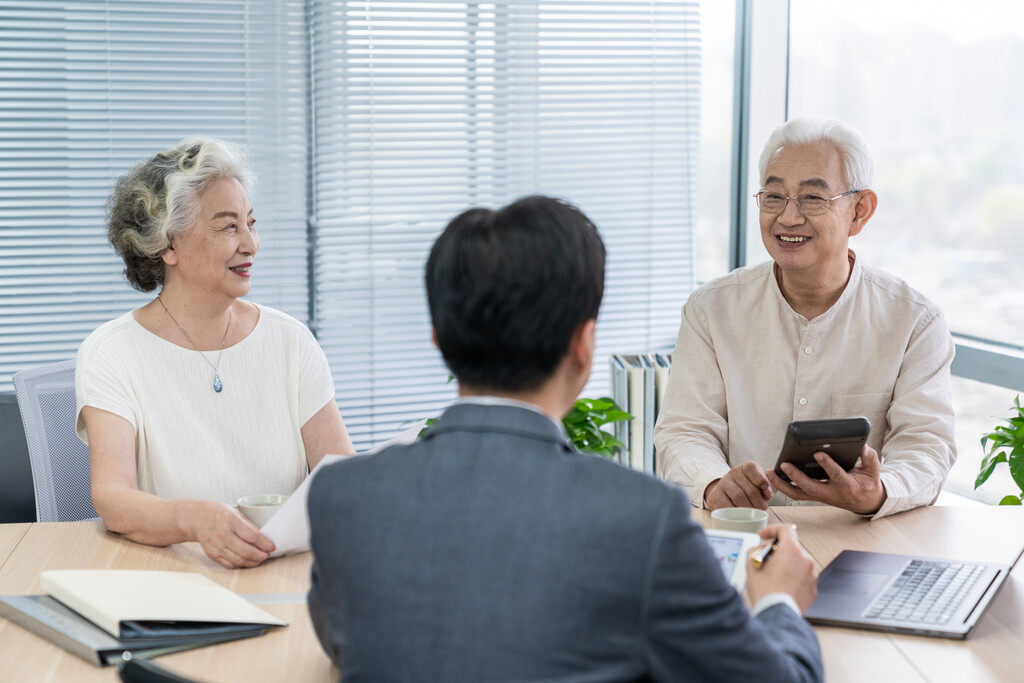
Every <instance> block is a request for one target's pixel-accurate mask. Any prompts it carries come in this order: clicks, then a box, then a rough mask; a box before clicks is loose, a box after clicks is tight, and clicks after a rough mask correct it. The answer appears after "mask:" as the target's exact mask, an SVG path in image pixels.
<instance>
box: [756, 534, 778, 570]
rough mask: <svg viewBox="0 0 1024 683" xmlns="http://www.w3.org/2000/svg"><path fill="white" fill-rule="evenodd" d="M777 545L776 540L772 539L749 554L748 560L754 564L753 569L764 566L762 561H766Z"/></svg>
mask: <svg viewBox="0 0 1024 683" xmlns="http://www.w3.org/2000/svg"><path fill="white" fill-rule="evenodd" d="M778 547H779V542H778V541H772V542H771V543H768V544H767V545H763V546H761V547H760V548H758V549H757V550H755V551H754V554H753V555H751V556H750V562H751V564H753V565H754V568H755V569H760V568H761V567H763V566H764V563H765V562H767V561H768V558H769V557H771V556H772V553H774V552H775V550H776V548H778Z"/></svg>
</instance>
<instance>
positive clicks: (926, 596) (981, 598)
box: [804, 550, 1020, 639]
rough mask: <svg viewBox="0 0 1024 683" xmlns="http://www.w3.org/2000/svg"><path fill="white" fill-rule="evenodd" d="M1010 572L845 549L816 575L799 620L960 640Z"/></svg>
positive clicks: (1003, 566)
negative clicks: (811, 594) (815, 589)
mask: <svg viewBox="0 0 1024 683" xmlns="http://www.w3.org/2000/svg"><path fill="white" fill-rule="evenodd" d="M1017 557H1018V558H1019V557H1020V551H1018V553H1017ZM1014 562H1016V560H1015V561H1014ZM1012 568H1013V565H1012V564H998V563H991V562H972V561H958V560H942V559H936V558H929V557H916V556H912V555H891V554H888V553H874V552H860V551H857V550H844V551H843V552H842V553H840V554H839V556H838V557H836V559H834V560H833V561H832V562H831V564H829V565H828V566H827V567H826V568H825V570H824V571H823V572H822V573H821V575H820V576H819V577H818V597H817V599H816V600H815V601H814V602H813V603H812V604H811V606H810V608H809V609H808V610H807V613H806V614H805V615H804V616H805V617H806V618H807V620H808V621H810V622H811V623H812V624H822V625H826V626H845V627H848V628H863V629H871V630H875V631H888V632H892V633H910V634H914V635H923V636H937V637H940V638H961V639H962V638H966V637H967V634H968V633H970V632H971V629H973V628H974V625H975V624H977V623H978V619H980V618H981V614H982V612H984V611H985V608H986V607H988V604H989V603H990V602H991V601H992V598H993V597H995V594H996V592H997V591H998V590H999V588H1000V587H1001V586H1002V585H1003V583H1004V582H1005V581H1006V577H1007V576H1009V574H1010V570H1011V569H1012Z"/></svg>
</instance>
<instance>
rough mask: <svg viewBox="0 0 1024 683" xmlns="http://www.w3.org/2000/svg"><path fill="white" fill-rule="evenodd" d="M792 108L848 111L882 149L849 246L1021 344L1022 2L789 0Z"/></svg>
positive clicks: (982, 329)
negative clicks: (873, 194) (864, 213)
mask: <svg viewBox="0 0 1024 683" xmlns="http://www.w3.org/2000/svg"><path fill="white" fill-rule="evenodd" d="M791 7H792V13H791V43H790V49H791V67H790V81H789V93H790V96H789V115H790V116H791V117H792V116H808V115H813V116H839V117H840V118H843V119H845V120H847V121H849V122H850V123H852V124H853V125H855V126H856V127H857V128H859V129H860V131H861V132H862V133H863V134H864V136H865V137H866V138H867V140H868V143H869V145H870V147H871V150H872V152H873V153H874V160H875V183H874V184H875V187H874V189H875V190H876V191H877V192H878V196H879V205H878V210H877V212H876V213H875V216H874V217H873V218H872V220H871V222H870V223H869V224H868V226H867V228H866V229H865V230H864V232H863V233H862V234H861V235H860V236H858V237H855V238H853V239H852V240H851V246H852V247H853V248H854V249H855V250H856V251H857V253H858V254H859V255H860V256H861V257H862V258H864V260H865V262H866V263H871V264H872V265H875V266H878V267H880V268H883V269H885V270H887V271H889V272H892V273H895V274H897V275H899V276H901V277H903V278H904V279H906V280H907V281H908V282H909V283H910V284H911V286H913V287H915V288H916V289H918V290H920V291H921V292H923V293H924V294H926V295H927V296H929V297H930V298H931V299H932V300H933V301H935V302H936V303H937V304H938V305H939V306H940V307H942V309H943V310H944V311H945V314H946V316H947V318H948V320H949V325H950V328H951V329H952V330H953V332H954V333H960V334H965V335H968V336H973V337H979V338H985V339H991V340H994V341H999V342H1005V343H1009V344H1016V345H1020V344H1021V343H1022V342H1024V297H1021V296H1020V293H1019V289H1020V287H1019V286H1018V279H1019V276H1020V264H1021V262H1022V261H1024V240H1022V239H1021V234H1022V230H1024V93H1022V91H1021V88H1020V73H1021V71H1022V70H1024V5H1021V4H1020V3H1009V2H1005V1H1004V0H978V1H976V2H970V3H964V2H960V1H959V0H956V1H954V0H934V1H928V2H892V1H891V0H860V1H858V2H857V3H856V4H853V3H845V2H834V3H821V2H814V1H813V0H793V2H792V5H791Z"/></svg>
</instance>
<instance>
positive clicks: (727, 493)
mask: <svg viewBox="0 0 1024 683" xmlns="http://www.w3.org/2000/svg"><path fill="white" fill-rule="evenodd" d="M760 173H761V189H760V190H759V191H758V192H757V193H756V194H755V195H754V197H755V200H756V203H757V206H758V208H759V211H760V227H761V238H762V240H763V241H764V245H765V248H766V249H767V250H768V253H769V255H770V256H771V258H772V260H771V261H769V262H767V263H761V264H758V265H754V266H749V267H746V268H740V269H737V270H735V271H733V272H732V273H730V274H729V275H726V276H725V277H722V278H719V279H717V280H714V281H712V282H709V283H707V284H706V285H704V286H702V287H700V288H699V289H698V290H696V291H695V292H694V293H693V294H692V295H691V296H690V297H689V299H688V300H687V302H686V304H685V305H684V306H683V311H682V322H681V324H680V327H679V336H678V339H677V343H676V349H675V351H674V353H673V355H672V366H673V367H672V373H671V376H670V379H669V384H668V389H667V392H666V396H665V402H664V406H663V408H662V410H661V414H660V417H659V421H658V425H657V428H656V431H655V445H656V447H657V450H658V473H659V475H660V476H661V477H663V478H665V479H667V480H668V481H671V482H674V483H676V484H678V485H680V486H682V487H684V488H685V489H686V490H687V492H688V493H689V495H690V499H691V501H693V502H694V504H695V505H701V504H703V505H704V506H705V507H708V508H711V509H715V508H721V507H759V508H765V507H767V506H768V505H769V503H770V504H772V505H784V504H798V503H802V502H812V501H813V502H818V503H825V504H828V505H833V506H836V507H841V508H845V509H848V510H852V511H854V512H857V513H861V514H865V515H872V516H874V517H875V518H878V517H882V516H884V515H889V514H893V513H896V512H900V511H903V510H908V509H910V508H913V507H917V506H920V505H927V504H929V503H931V502H933V501H934V500H935V497H936V496H937V495H938V493H939V490H940V489H941V487H942V483H943V481H944V480H945V477H946V474H947V472H948V471H949V468H950V467H951V466H952V464H953V462H954V461H955V460H956V446H955V443H954V437H953V406H952V397H951V378H950V370H949V368H950V364H951V363H952V360H953V352H954V346H953V341H952V338H951V337H950V334H949V328H948V327H947V325H946V321H945V318H944V317H943V315H942V312H941V311H940V310H939V309H938V308H937V307H936V306H935V305H934V304H933V303H932V302H930V301H929V300H928V299H927V298H925V297H924V296H922V295H921V294H920V293H918V292H917V291H915V290H914V289H912V288H911V287H910V286H909V285H907V284H906V283H905V282H903V281H902V280H900V279H899V278H897V277H895V276H893V275H890V274H888V273H885V272H882V271H880V270H877V269H875V268H872V267H871V266H868V265H866V264H864V263H861V261H860V260H858V259H857V256H856V254H854V252H853V251H852V250H851V249H850V248H849V246H848V245H849V241H850V238H851V237H853V236H854V235H857V234H859V233H860V232H861V231H862V230H863V229H864V227H865V225H867V223H868V221H869V220H870V218H871V216H872V215H873V214H874V212H875V208H876V206H877V204H878V197H877V195H876V194H875V192H874V191H873V190H871V189H869V188H870V186H871V174H872V162H871V157H870V154H869V153H868V150H867V145H866V143H865V142H864V139H863V137H862V136H861V135H860V133H859V132H858V131H857V130H855V129H854V128H853V127H851V126H850V125H848V124H846V123H844V122H842V121H839V120H836V119H827V120H825V119H793V120H790V121H788V122H786V123H785V124H783V125H781V126H779V127H778V128H777V129H775V131H774V132H773V133H772V135H771V137H770V138H769V139H768V142H767V144H766V145H765V147H764V151H763V152H762V154H761V163H760ZM852 416H864V417H867V418H868V419H869V420H870V421H871V433H870V435H869V437H868V441H867V445H866V446H865V447H864V450H863V452H862V454H861V458H860V461H859V462H858V464H857V465H856V466H855V467H853V469H851V470H850V471H845V470H844V469H843V468H842V467H840V466H839V465H838V464H836V463H835V462H834V461H833V460H832V459H831V458H830V457H829V456H828V455H827V454H825V453H817V454H815V458H816V460H817V461H818V462H819V464H821V465H822V467H823V468H824V470H825V472H826V473H827V474H828V477H829V478H828V480H825V481H818V480H815V479H811V478H809V477H807V476H806V475H805V474H804V473H803V472H801V471H799V470H798V469H797V468H795V467H791V466H784V467H783V469H784V471H785V472H786V474H787V475H788V476H789V477H790V478H791V480H792V483H789V482H786V481H783V480H782V479H781V478H780V477H778V476H777V475H776V474H775V472H774V471H772V468H773V467H774V466H775V461H776V459H777V457H778V454H779V448H780V446H781V444H782V440H783V436H784V434H785V431H786V426H787V425H788V423H789V422H790V421H795V420H812V419H824V418H842V417H852Z"/></svg>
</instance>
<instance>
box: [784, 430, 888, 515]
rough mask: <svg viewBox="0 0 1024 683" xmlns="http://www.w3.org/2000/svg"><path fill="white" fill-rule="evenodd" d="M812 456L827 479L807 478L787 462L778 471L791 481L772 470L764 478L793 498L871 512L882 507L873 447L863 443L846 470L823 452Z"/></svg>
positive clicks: (883, 492)
mask: <svg viewBox="0 0 1024 683" xmlns="http://www.w3.org/2000/svg"><path fill="white" fill-rule="evenodd" d="M814 459H815V460H816V461H817V463H818V464H819V465H821V467H822V469H824V470H825V474H827V475H828V480H827V481H818V480H816V479H811V478H810V477H808V476H807V475H806V474H804V473H803V472H801V471H800V470H799V469H798V468H796V467H794V466H793V465H791V464H790V463H782V471H783V472H785V473H786V474H787V475H788V476H789V478H790V479H791V480H792V481H793V483H792V484H790V483H787V482H785V481H783V480H782V479H781V478H780V477H779V476H778V475H776V474H775V472H774V471H771V472H768V478H769V479H770V480H771V483H772V485H773V486H774V487H775V488H776V489H778V490H779V491H780V492H781V493H784V494H785V495H787V496H789V497H790V498H792V499H794V500H814V501H817V502H819V503H827V504H828V505H833V506H835V507H838V508H843V509H845V510H850V511H851V512H856V513H859V514H873V513H875V512H878V509H879V508H880V507H882V503H884V502H885V498H886V493H885V486H884V485H883V484H882V478H881V470H882V465H881V461H880V460H879V458H878V453H877V452H876V451H875V449H874V448H871V447H870V446H864V451H863V452H862V453H861V456H860V462H859V463H857V465H855V466H854V468H853V469H851V470H850V471H849V472H847V471H845V470H843V468H842V467H840V466H839V465H838V464H836V461H835V460H833V459H832V458H830V457H829V455H828V454H827V453H824V452H821V451H819V452H818V453H815V454H814Z"/></svg>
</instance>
